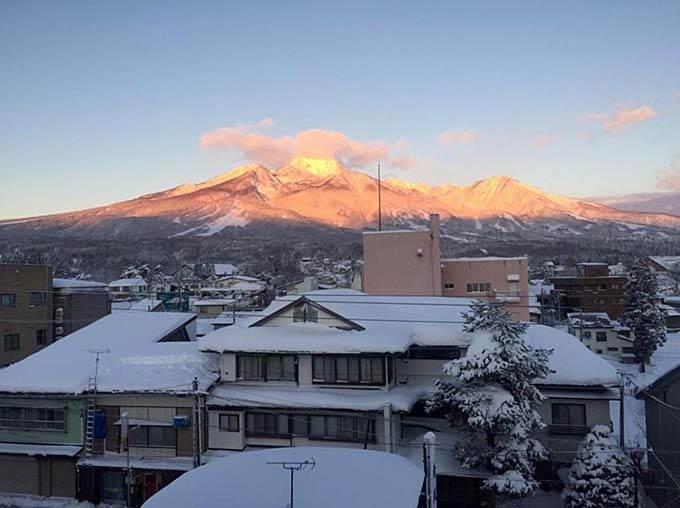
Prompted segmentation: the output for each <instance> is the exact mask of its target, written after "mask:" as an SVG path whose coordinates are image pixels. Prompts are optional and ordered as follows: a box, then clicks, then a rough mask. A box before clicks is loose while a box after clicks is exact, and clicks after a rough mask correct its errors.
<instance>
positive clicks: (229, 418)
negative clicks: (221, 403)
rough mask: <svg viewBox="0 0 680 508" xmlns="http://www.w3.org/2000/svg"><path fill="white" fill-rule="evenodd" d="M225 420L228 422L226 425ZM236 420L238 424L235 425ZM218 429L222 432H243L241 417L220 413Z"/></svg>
mask: <svg viewBox="0 0 680 508" xmlns="http://www.w3.org/2000/svg"><path fill="white" fill-rule="evenodd" d="M223 419H225V420H226V425H223V424H222V422H223ZM234 420H236V424H235V425H233V423H234ZM217 424H218V428H219V430H220V432H241V415H238V414H234V413H220V414H219V415H218V422H217Z"/></svg>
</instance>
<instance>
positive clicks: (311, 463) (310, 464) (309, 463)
mask: <svg viewBox="0 0 680 508" xmlns="http://www.w3.org/2000/svg"><path fill="white" fill-rule="evenodd" d="M267 464H273V465H278V466H281V467H283V469H285V470H286V471H290V503H289V504H288V508H294V506H293V502H294V488H295V487H294V485H295V473H296V472H297V471H302V470H303V469H307V468H309V469H314V467H315V466H316V461H315V460H314V457H312V458H311V459H307V460H305V461H302V462H288V461H287V462H267Z"/></svg>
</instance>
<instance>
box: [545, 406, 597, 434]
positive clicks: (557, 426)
mask: <svg viewBox="0 0 680 508" xmlns="http://www.w3.org/2000/svg"><path fill="white" fill-rule="evenodd" d="M588 430H589V429H588V426H587V425H586V406H585V404H563V403H554V404H552V425H551V426H550V431H551V432H552V433H553V434H587V433H588Z"/></svg>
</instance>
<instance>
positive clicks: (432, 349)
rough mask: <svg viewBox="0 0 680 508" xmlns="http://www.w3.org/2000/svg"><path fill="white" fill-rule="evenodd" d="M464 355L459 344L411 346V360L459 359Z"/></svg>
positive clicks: (409, 353) (408, 355)
mask: <svg viewBox="0 0 680 508" xmlns="http://www.w3.org/2000/svg"><path fill="white" fill-rule="evenodd" d="M461 356H462V353H461V350H460V347H458V346H411V347H409V348H408V352H407V358H408V359H409V360H458V359H459V358H460V357H461Z"/></svg>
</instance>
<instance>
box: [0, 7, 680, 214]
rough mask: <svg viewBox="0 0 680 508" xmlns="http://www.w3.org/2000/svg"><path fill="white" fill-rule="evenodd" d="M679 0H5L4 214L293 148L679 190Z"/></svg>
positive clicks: (113, 194)
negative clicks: (117, 0)
mask: <svg viewBox="0 0 680 508" xmlns="http://www.w3.org/2000/svg"><path fill="white" fill-rule="evenodd" d="M679 26H680V2H677V1H674V0H668V1H647V2H640V1H637V0H635V1H619V2H591V1H583V2H579V1H570V2H544V1H536V2H529V1H527V2H523V1H515V2H505V1H499V2H485V1H479V2H458V1H446V2H426V3H423V2H410V1H404V2H396V1H390V2H380V1H373V2H353V1H349V0H348V1H343V2H322V1H315V2H305V1H296V2H280V1H275V2H258V1H252V2H223V1H209V0H201V1H196V2H173V1H170V0H164V1H153V0H146V1H144V2H134V1H125V0H122V1H119V2H103V1H82V2H81V1H75V0H72V1H57V0H55V1H50V2H46V1H33V0H0V118H1V119H2V121H0V177H1V178H0V219H2V218H14V217H23V216H30V215H38V214H46V213H53V212H60V211H69V210H75V209H82V208H88V207H92V206H97V205H103V204H108V203H112V202H116V201H119V200H123V199H129V198H133V197H136V196H139V195H141V194H145V193H149V192H154V191H159V190H163V189H167V188H170V187H173V186H175V185H179V184H181V183H187V182H199V181H203V180H206V179H209V178H211V177H213V176H216V175H218V174H220V173H223V172H225V171H227V170H229V169H231V168H232V167H234V166H237V165H239V164H243V163H246V162H252V161H254V162H260V163H264V164H265V165H268V166H269V167H271V168H272V169H275V166H276V165H278V164H282V163H283V162H282V161H284V162H285V160H286V159H287V158H290V157H292V156H294V155H306V156H323V157H325V156H333V157H336V158H338V159H339V160H341V161H342V162H343V163H345V164H348V165H350V166H351V167H353V168H355V169H359V170H363V171H367V172H374V171H375V167H376V164H377V162H379V161H380V162H381V163H382V164H383V168H384V170H383V172H384V173H386V174H387V175H388V176H394V177H398V178H402V179H405V180H409V181H416V182H425V183H430V184H443V183H455V184H459V185H469V184H470V183H472V182H474V181H476V180H479V179H482V178H485V177H488V176H492V175H496V174H501V173H503V174H509V175H511V176H513V177H515V178H517V179H519V180H522V181H524V182H525V183H528V184H531V185H534V186H537V187H539V188H541V189H543V190H546V191H549V192H555V193H559V194H564V195H570V196H578V197H584V196H593V195H610V194H622V193H631V192H645V191H657V190H662V191H669V190H680V30H679V29H678V27H679Z"/></svg>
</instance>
